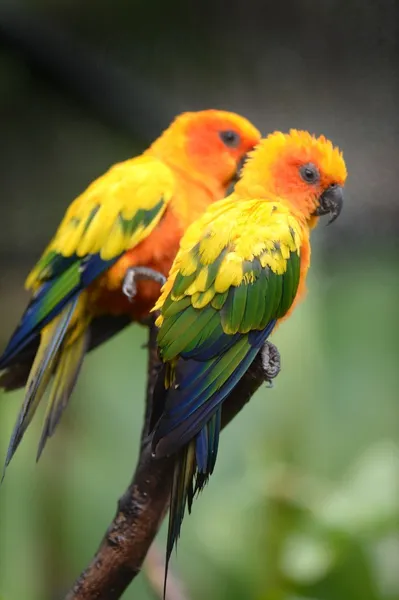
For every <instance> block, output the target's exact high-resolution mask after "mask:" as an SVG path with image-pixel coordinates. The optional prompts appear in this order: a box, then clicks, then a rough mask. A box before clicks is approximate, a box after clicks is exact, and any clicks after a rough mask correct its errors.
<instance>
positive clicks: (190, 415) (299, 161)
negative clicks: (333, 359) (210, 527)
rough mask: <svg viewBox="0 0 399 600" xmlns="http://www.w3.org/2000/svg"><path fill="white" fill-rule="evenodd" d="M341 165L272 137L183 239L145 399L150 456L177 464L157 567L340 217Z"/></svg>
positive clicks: (322, 146) (333, 153) (308, 146)
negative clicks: (227, 412) (326, 231)
mask: <svg viewBox="0 0 399 600" xmlns="http://www.w3.org/2000/svg"><path fill="white" fill-rule="evenodd" d="M345 180H346V167H345V162H344V159H343V157H342V154H341V152H340V151H339V150H338V149H337V148H335V147H333V145H332V143H331V142H330V141H328V140H327V139H326V138H324V137H319V138H315V137H314V136H312V135H310V134H309V133H307V132H304V131H296V130H292V131H290V133H289V134H283V133H280V132H277V133H273V134H271V135H270V136H269V137H267V138H266V139H265V140H262V142H261V143H260V144H259V145H258V146H257V148H256V149H255V150H254V151H253V152H252V153H250V155H249V159H248V161H247V163H246V165H245V167H244V169H243V171H242V178H241V179H240V181H239V182H238V183H237V184H236V186H235V189H234V192H233V193H232V194H231V195H230V196H228V197H227V198H226V199H223V200H220V201H219V202H216V203H214V204H212V206H209V207H208V208H207V210H206V211H205V213H204V214H203V215H202V216H201V217H199V219H198V220H197V221H195V222H194V223H193V224H192V225H191V226H190V227H189V228H188V230H187V231H186V233H185V234H184V236H183V238H182V240H181V244H180V250H179V252H178V254H177V256H176V259H175V261H174V263H173V266H172V269H171V272H170V275H169V278H168V280H167V282H166V283H165V285H164V286H163V288H162V293H161V295H160V298H159V300H158V302H157V304H156V305H155V307H154V310H159V311H160V315H159V317H158V319H157V325H158V327H159V332H158V345H159V350H160V355H161V357H162V359H163V361H164V367H163V370H162V371H161V373H160V375H159V377H158V380H157V384H156V388H155V393H154V406H155V410H154V416H153V421H155V422H154V423H153V427H152V429H153V439H152V445H153V453H154V456H155V457H164V456H168V455H175V456H176V458H175V471H174V478H173V482H172V493H171V505H170V516H169V533H168V543H167V563H168V561H169V558H170V554H171V551H172V548H173V546H174V544H175V542H176V539H177V537H178V536H179V533H180V528H181V523H182V519H183V516H184V511H185V507H186V504H187V505H188V509H189V511H190V510H191V505H192V502H193V498H194V495H195V493H196V492H198V491H200V490H201V489H202V488H203V486H204V485H205V483H206V482H207V480H208V478H209V476H210V474H211V473H212V471H213V469H214V466H215V461H216V455H217V451H218V442H219V432H220V417H221V408H222V405H223V402H224V400H225V399H226V398H227V396H228V394H229V393H230V392H231V391H232V390H233V389H234V387H235V386H236V384H237V383H238V381H239V380H240V379H241V377H242V376H243V375H244V373H245V372H246V371H247V369H248V368H249V366H250V365H251V363H252V361H253V360H254V358H255V356H256V355H257V354H258V352H260V351H261V349H262V347H263V345H264V343H265V341H266V340H267V338H268V337H269V335H270V334H271V333H272V331H273V330H274V329H275V328H276V327H277V325H278V324H279V323H280V321H282V320H283V319H285V318H287V316H288V315H290V314H291V312H292V310H293V308H294V306H295V305H296V304H297V303H298V301H299V300H300V298H301V297H302V296H303V294H304V291H305V279H306V275H307V272H308V269H309V264H310V241H309V234H310V230H311V229H312V228H313V227H314V226H315V225H316V223H317V221H318V218H319V216H320V215H325V214H328V213H329V214H330V215H331V217H332V218H331V221H332V220H334V219H335V218H336V217H337V216H338V215H339V213H340V211H341V208H342V203H343V185H344V183H345Z"/></svg>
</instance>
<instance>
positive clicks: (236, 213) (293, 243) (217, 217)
mask: <svg viewBox="0 0 399 600" xmlns="http://www.w3.org/2000/svg"><path fill="white" fill-rule="evenodd" d="M302 238H303V231H302V226H301V224H300V223H299V222H298V221H297V220H296V219H295V217H293V216H292V214H291V213H290V211H289V210H288V208H287V207H286V206H284V205H283V204H282V203H280V202H279V201H278V200H276V201H275V202H271V201H265V200H239V199H238V198H237V196H236V195H232V196H229V198H228V199H225V200H222V201H220V202H216V203H215V204H214V205H212V206H211V207H209V209H208V210H207V212H206V213H205V214H204V215H203V216H202V217H201V218H200V219H198V220H197V221H195V223H193V224H192V225H191V226H190V227H189V229H188V230H187V232H186V233H185V235H184V236H183V239H182V242H181V246H180V251H179V252H178V254H177V256H176V259H175V261H174V263H173V266H172V269H171V271H170V276H169V278H168V280H167V282H166V283H165V285H164V287H163V289H162V293H161V296H160V298H159V300H158V302H157V304H156V305H155V307H154V310H160V309H162V307H163V305H164V303H165V300H166V299H167V297H168V296H169V294H170V293H171V292H172V294H171V299H172V300H173V301H176V300H180V299H181V298H183V297H184V296H190V297H191V303H192V305H193V306H194V307H195V308H203V307H204V306H206V305H207V304H208V303H209V302H211V301H212V300H213V297H214V296H215V294H224V293H225V292H227V291H228V289H229V288H230V287H231V286H235V287H237V286H239V285H241V284H242V283H244V284H250V283H252V282H253V281H254V278H255V275H254V273H253V270H252V269H251V268H246V266H248V267H249V263H250V262H251V261H253V260H254V258H258V259H259V263H260V266H261V267H262V268H267V267H269V268H270V269H271V271H273V272H274V273H275V274H277V275H280V274H283V273H284V272H285V270H286V268H287V260H288V259H289V257H290V254H291V252H298V253H299V251H300V247H301V243H302ZM212 270H214V273H213V276H212V275H211V271H212ZM177 277H184V278H188V277H191V278H192V281H191V280H190V285H189V286H188V287H187V286H184V288H183V289H184V293H182V294H180V293H179V291H178V292H177V293H176V291H175V290H176V289H177V290H179V287H180V286H179V285H177V286H176V287H175V288H174V284H175V281H176V278H177ZM210 281H211V282H212V285H211V286H210V285H209V282H210ZM172 288H174V289H173V291H172ZM162 321H163V317H162V316H161V317H160V318H159V319H158V322H157V324H158V326H160V325H161V324H162Z"/></svg>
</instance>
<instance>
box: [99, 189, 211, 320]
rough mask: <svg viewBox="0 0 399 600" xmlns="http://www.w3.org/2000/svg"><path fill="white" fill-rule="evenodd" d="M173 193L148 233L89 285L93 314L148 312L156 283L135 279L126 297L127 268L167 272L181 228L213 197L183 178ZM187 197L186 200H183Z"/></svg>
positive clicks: (136, 316) (139, 316)
mask: <svg viewBox="0 0 399 600" xmlns="http://www.w3.org/2000/svg"><path fill="white" fill-rule="evenodd" d="M190 188H191V189H190ZM221 195H222V193H221ZM176 196H177V200H176V201H174V202H173V204H172V205H169V206H168V208H167V209H166V211H165V214H164V215H163V217H162V218H161V221H160V222H159V223H158V225H157V227H155V229H154V230H153V231H152V233H151V234H150V235H149V236H148V237H147V238H146V239H144V240H143V241H142V242H141V243H140V244H138V245H137V246H135V247H134V248H132V250H128V251H127V252H125V254H124V255H123V256H122V257H121V258H120V259H119V260H118V262H117V263H116V264H115V265H114V266H113V267H111V268H110V269H109V270H108V271H107V272H106V273H105V274H104V275H102V276H101V277H100V279H99V280H97V281H96V282H95V283H94V284H93V285H92V286H91V287H90V288H89V290H88V294H89V304H90V306H91V307H92V310H93V312H94V314H95V315H100V314H115V315H118V314H128V315H130V316H131V318H132V319H133V320H135V321H138V320H141V319H143V318H145V317H146V316H147V315H148V313H149V311H150V310H151V308H152V307H153V306H154V304H155V302H156V300H157V299H158V296H159V293H160V285H159V284H158V283H156V282H154V281H151V280H143V279H142V280H139V281H138V282H137V294H136V296H135V298H134V300H133V301H130V300H129V299H128V298H127V297H126V296H125V295H124V294H123V292H122V285H123V281H124V277H125V274H126V271H127V269H129V268H130V267H135V266H146V267H149V268H151V269H154V270H155V271H158V272H160V273H162V274H163V275H165V276H167V275H168V273H169V270H170V268H171V266H172V263H173V260H174V258H175V256H176V254H177V251H178V249H179V243H180V239H181V237H182V235H183V233H184V231H185V229H186V228H187V227H188V225H190V224H191V223H192V221H194V220H195V219H196V218H197V217H198V216H199V215H200V214H202V212H203V211H204V210H205V209H206V207H207V206H208V205H209V204H211V203H212V202H213V201H214V199H215V198H214V197H213V196H212V195H211V194H210V193H209V192H208V191H207V190H205V189H203V190H202V189H200V190H198V189H196V190H193V189H192V186H190V185H189V184H188V183H186V182H181V183H180V184H179V193H178V194H176ZM187 198H188V199H190V200H185V199H187ZM194 199H195V202H194Z"/></svg>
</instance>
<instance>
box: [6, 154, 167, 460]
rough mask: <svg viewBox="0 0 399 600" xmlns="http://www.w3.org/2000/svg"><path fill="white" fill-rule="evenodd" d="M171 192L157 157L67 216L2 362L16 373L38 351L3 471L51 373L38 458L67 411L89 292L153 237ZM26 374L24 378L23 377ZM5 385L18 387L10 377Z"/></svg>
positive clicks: (113, 176)
mask: <svg viewBox="0 0 399 600" xmlns="http://www.w3.org/2000/svg"><path fill="white" fill-rule="evenodd" d="M173 189H174V179H173V175H172V173H171V171H170V169H169V168H168V167H166V166H165V165H164V164H163V163H162V162H160V161H158V160H157V159H155V158H150V157H140V158H137V159H133V160H132V161H127V162H126V163H122V164H121V165H116V166H115V167H113V168H112V169H111V170H110V171H108V173H106V174H105V175H104V176H103V177H101V178H100V179H98V180H97V181H95V182H94V183H93V184H91V186H89V188H88V189H87V190H86V192H85V193H84V194H82V195H81V196H79V198H77V199H76V200H75V201H74V202H73V203H72V205H71V206H70V208H69V209H68V211H67V213H66V215H65V218H64V220H63V221H62V223H61V225H60V227H59V228H58V231H57V232H56V235H55V237H54V239H53V240H52V241H51V243H50V244H49V246H48V247H47V249H46V251H45V252H44V254H43V256H42V258H41V259H40V260H39V261H38V263H37V265H36V267H35V268H34V269H33V271H32V272H31V274H30V275H29V277H28V279H27V282H26V285H27V288H29V289H31V290H32V291H33V297H32V300H31V302H30V304H29V306H28V308H27V309H26V311H25V313H24V315H23V317H22V319H21V322H20V324H19V326H18V327H17V329H16V331H15V332H14V334H13V336H12V337H11V339H10V341H9V343H8V345H7V347H6V349H5V351H4V353H3V355H2V356H1V357H0V370H5V369H8V368H10V373H11V374H12V372H13V369H12V368H11V367H13V366H14V365H17V366H18V365H19V364H24V362H25V361H26V360H28V361H29V356H30V352H32V350H30V349H34V350H35V351H36V357H35V359H34V360H33V363H32V367H31V370H30V374H29V376H28V380H27V385H26V397H25V401H24V404H23V407H22V409H21V412H20V415H19V417H18V420H17V423H16V425H15V429H14V432H13V434H12V439H11V442H10V446H9V450H8V454H7V459H6V466H7V465H8V463H9V462H10V460H11V458H12V456H13V454H14V452H15V450H16V449H17V447H18V445H19V443H20V441H21V439H22V437H23V435H24V433H25V430H26V428H27V426H28V425H29V423H30V421H31V419H32V417H33V415H34V413H35V411H36V408H37V405H38V404H39V402H40V400H41V398H42V396H43V394H44V392H45V390H46V388H47V386H48V384H49V382H50V379H51V376H52V375H53V374H54V382H53V386H52V390H51V394H50V399H49V405H48V409H47V414H46V418H45V424H44V429H43V433H42V437H41V440H40V443H39V449H38V457H39V456H40V454H41V452H42V450H43V448H44V445H45V442H46V440H47V438H48V437H50V436H51V435H52V434H53V432H54V429H55V427H56V425H57V423H58V421H59V419H60V417H61V414H62V412H63V410H64V408H65V407H66V405H67V402H68V398H69V396H70V394H71V393H72V389H73V387H74V384H75V381H76V377H77V375H78V373H79V370H80V366H81V363H82V360H83V357H84V354H85V352H86V350H87V345H88V342H89V338H90V336H89V328H90V320H91V313H90V311H89V307H88V297H87V291H86V290H88V288H89V287H90V286H91V285H92V284H93V283H94V282H95V281H96V280H97V279H98V278H99V277H100V276H101V275H102V274H103V273H104V272H105V271H107V270H108V269H110V268H111V267H112V266H113V265H114V264H115V263H116V262H117V261H118V260H119V258H120V257H121V256H122V254H123V253H124V252H125V251H126V250H129V249H131V248H133V247H134V246H135V245H137V244H139V243H140V241H141V240H142V239H143V238H144V237H146V236H148V235H149V234H150V233H151V231H152V230H153V229H154V227H155V226H156V225H157V223H158V222H159V220H160V219H161V217H162V215H163V213H164V212H165V210H166V208H167V205H168V203H169V201H170V199H171V197H172V194H173ZM30 360H32V359H30ZM22 374H24V375H25V377H26V370H25V371H22V372H21V375H22ZM3 380H4V381H5V383H6V384H7V383H8V381H9V382H10V383H9V384H8V385H9V387H13V383H14V382H13V378H12V377H11V378H10V377H8V372H7V371H5V373H3V375H2V376H1V378H0V382H2V381H3ZM17 380H18V373H17Z"/></svg>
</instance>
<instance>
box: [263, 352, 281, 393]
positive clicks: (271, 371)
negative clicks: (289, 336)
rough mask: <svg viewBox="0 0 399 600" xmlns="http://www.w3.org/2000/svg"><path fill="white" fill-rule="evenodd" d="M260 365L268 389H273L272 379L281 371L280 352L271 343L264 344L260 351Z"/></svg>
mask: <svg viewBox="0 0 399 600" xmlns="http://www.w3.org/2000/svg"><path fill="white" fill-rule="evenodd" d="M261 357H262V365H263V370H264V372H265V381H266V382H267V384H268V387H273V379H275V378H276V377H277V375H278V374H279V373H280V370H281V359H280V352H279V351H278V350H277V347H276V346H275V345H274V344H272V343H271V342H265V343H264V345H263V348H262V350H261Z"/></svg>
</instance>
